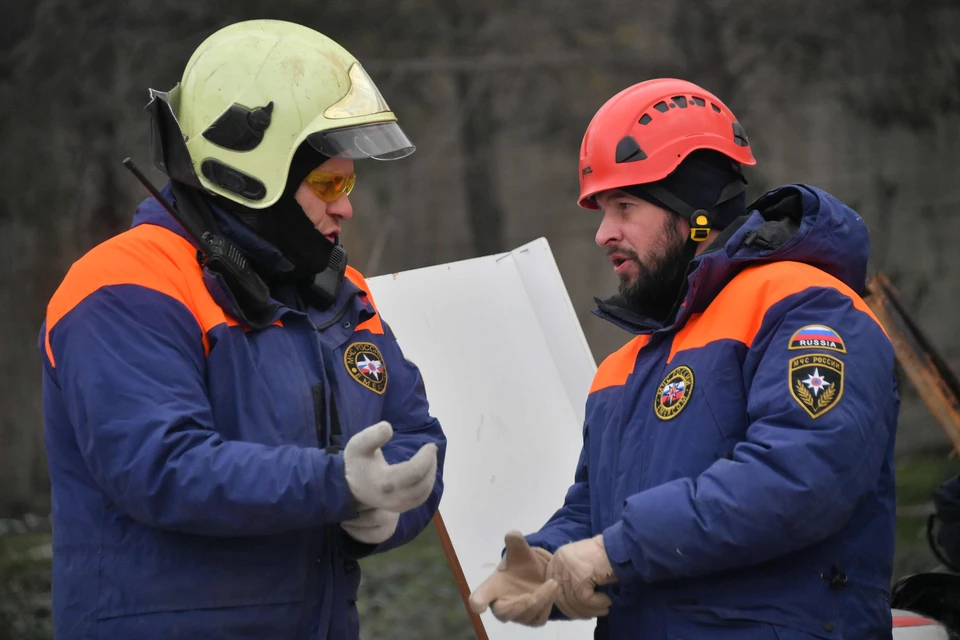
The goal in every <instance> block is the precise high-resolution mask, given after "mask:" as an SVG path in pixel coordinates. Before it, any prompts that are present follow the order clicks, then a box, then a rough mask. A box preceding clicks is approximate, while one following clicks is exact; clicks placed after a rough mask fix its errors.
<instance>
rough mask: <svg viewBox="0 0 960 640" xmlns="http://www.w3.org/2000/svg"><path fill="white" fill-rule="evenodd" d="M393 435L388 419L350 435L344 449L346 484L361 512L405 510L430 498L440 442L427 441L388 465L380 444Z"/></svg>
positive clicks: (434, 479) (417, 505)
mask: <svg viewBox="0 0 960 640" xmlns="http://www.w3.org/2000/svg"><path fill="white" fill-rule="evenodd" d="M392 437H393V427H391V426H390V423H389V422H385V421H384V422H378V423H377V424H375V425H373V426H370V427H367V428H366V429H364V430H363V431H361V432H360V433H358V434H357V435H355V436H353V437H352V438H350V440H349V441H348V442H347V446H346V447H345V448H344V450H343V467H344V473H345V475H346V478H347V486H348V487H349V488H350V493H351V494H352V495H353V499H354V502H356V505H357V510H358V511H361V512H362V511H366V510H367V509H370V508H371V507H373V508H378V509H385V510H386V511H392V512H393V513H397V514H400V513H404V512H405V511H410V510H411V509H415V508H417V507H419V506H420V505H421V504H423V503H424V502H425V501H426V500H427V498H429V497H430V492H431V491H433V485H434V483H435V482H436V474H437V445H436V444H434V443H432V442H431V443H429V444H425V445H423V446H422V447H420V450H419V451H417V452H416V453H415V454H414V455H413V457H412V458H410V459H409V460H405V461H404V462H399V463H397V464H389V463H387V461H386V459H385V458H384V457H383V452H382V451H381V450H380V447H382V446H383V445H385V444H386V443H388V442H389V441H390V438H392Z"/></svg>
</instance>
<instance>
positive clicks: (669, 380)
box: [653, 365, 693, 420]
mask: <svg viewBox="0 0 960 640" xmlns="http://www.w3.org/2000/svg"><path fill="white" fill-rule="evenodd" d="M691 394H693V369H691V368H690V367H688V366H686V365H680V366H679V367H677V368H676V369H674V370H673V371H671V372H670V373H668V374H667V377H666V378H664V379H663V382H661V383H660V386H659V387H658V388H657V397H656V398H655V399H654V401H653V410H654V412H656V414H657V417H658V418H660V419H661V420H671V419H673V418H676V417H677V415H679V413H680V412H681V411H683V408H684V407H685V406H687V403H688V402H690V396H691Z"/></svg>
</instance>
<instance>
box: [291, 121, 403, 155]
mask: <svg viewBox="0 0 960 640" xmlns="http://www.w3.org/2000/svg"><path fill="white" fill-rule="evenodd" d="M307 141H308V142H309V143H310V146H312V147H313V148H314V149H316V150H317V151H319V152H320V153H322V154H323V155H325V156H327V157H328V158H343V159H344V160H359V159H361V158H373V159H374V160H399V159H400V158H405V157H407V156H408V155H410V154H411V153H413V152H414V151H416V149H417V148H416V147H415V146H414V144H413V143H412V142H410V139H409V138H407V135H406V134H405V133H404V132H403V129H401V128H400V125H398V124H397V123H396V122H378V123H376V124H364V125H360V126H356V127H345V128H343V129H330V130H327V131H318V132H317V133H311V134H310V135H309V136H307Z"/></svg>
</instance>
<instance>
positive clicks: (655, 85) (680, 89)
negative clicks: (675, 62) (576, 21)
mask: <svg viewBox="0 0 960 640" xmlns="http://www.w3.org/2000/svg"><path fill="white" fill-rule="evenodd" d="M697 149H713V150H714V151H718V152H720V153H722V154H724V155H725V156H727V157H728V158H730V159H731V160H733V161H735V162H738V163H740V164H741V165H751V166H752V165H755V164H756V163H757V161H756V159H754V157H753V153H752V152H751V150H750V143H749V141H748V140H747V134H746V133H745V132H744V130H743V127H742V126H740V123H739V122H737V118H736V117H735V116H734V115H733V113H732V112H731V111H730V109H728V108H727V107H726V105H724V104H723V103H722V102H721V101H720V100H718V99H717V97H716V96H714V95H713V94H712V93H710V92H709V91H706V90H704V89H703V88H701V87H699V86H697V85H695V84H693V83H692V82H687V81H686V80H677V79H674V78H658V79H655V80H647V81H646V82H641V83H639V84H635V85H633V86H632V87H628V88H626V89H624V90H623V91H621V92H620V93H618V94H617V95H615V96H613V97H612V98H610V99H609V100H607V102H606V104H604V105H603V106H602V107H600V110H599V111H597V113H596V114H595V115H594V116H593V120H591V121H590V125H589V126H588V127H587V131H586V133H585V134H584V136H583V143H582V144H581V146H580V198H579V200H578V204H579V205H580V206H581V207H584V208H587V209H596V208H598V207H597V203H596V201H595V199H594V196H595V195H596V194H598V193H600V192H601V191H606V190H608V189H618V188H622V187H627V186H630V185H635V184H646V183H650V182H656V181H657V180H661V179H663V178H665V177H667V176H668V175H669V174H670V173H671V172H672V171H673V170H674V169H676V168H677V165H679V164H680V163H681V162H682V161H683V159H684V158H685V157H687V155H689V154H690V153H691V152H693V151H695V150H697Z"/></svg>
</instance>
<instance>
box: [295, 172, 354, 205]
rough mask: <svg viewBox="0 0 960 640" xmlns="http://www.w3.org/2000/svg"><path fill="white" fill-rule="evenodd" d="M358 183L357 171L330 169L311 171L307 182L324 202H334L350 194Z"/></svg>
mask: <svg viewBox="0 0 960 640" xmlns="http://www.w3.org/2000/svg"><path fill="white" fill-rule="evenodd" d="M356 183H357V174H355V173H349V174H347V173H331V172H329V171H317V170H314V171H311V172H310V175H308V176H307V184H308V185H309V186H310V189H312V190H313V192H314V193H315V194H317V197H318V198H320V199H321V200H323V201H324V202H333V201H334V200H336V199H337V198H339V197H340V196H346V195H350V192H351V191H353V185H355V184H356Z"/></svg>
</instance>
